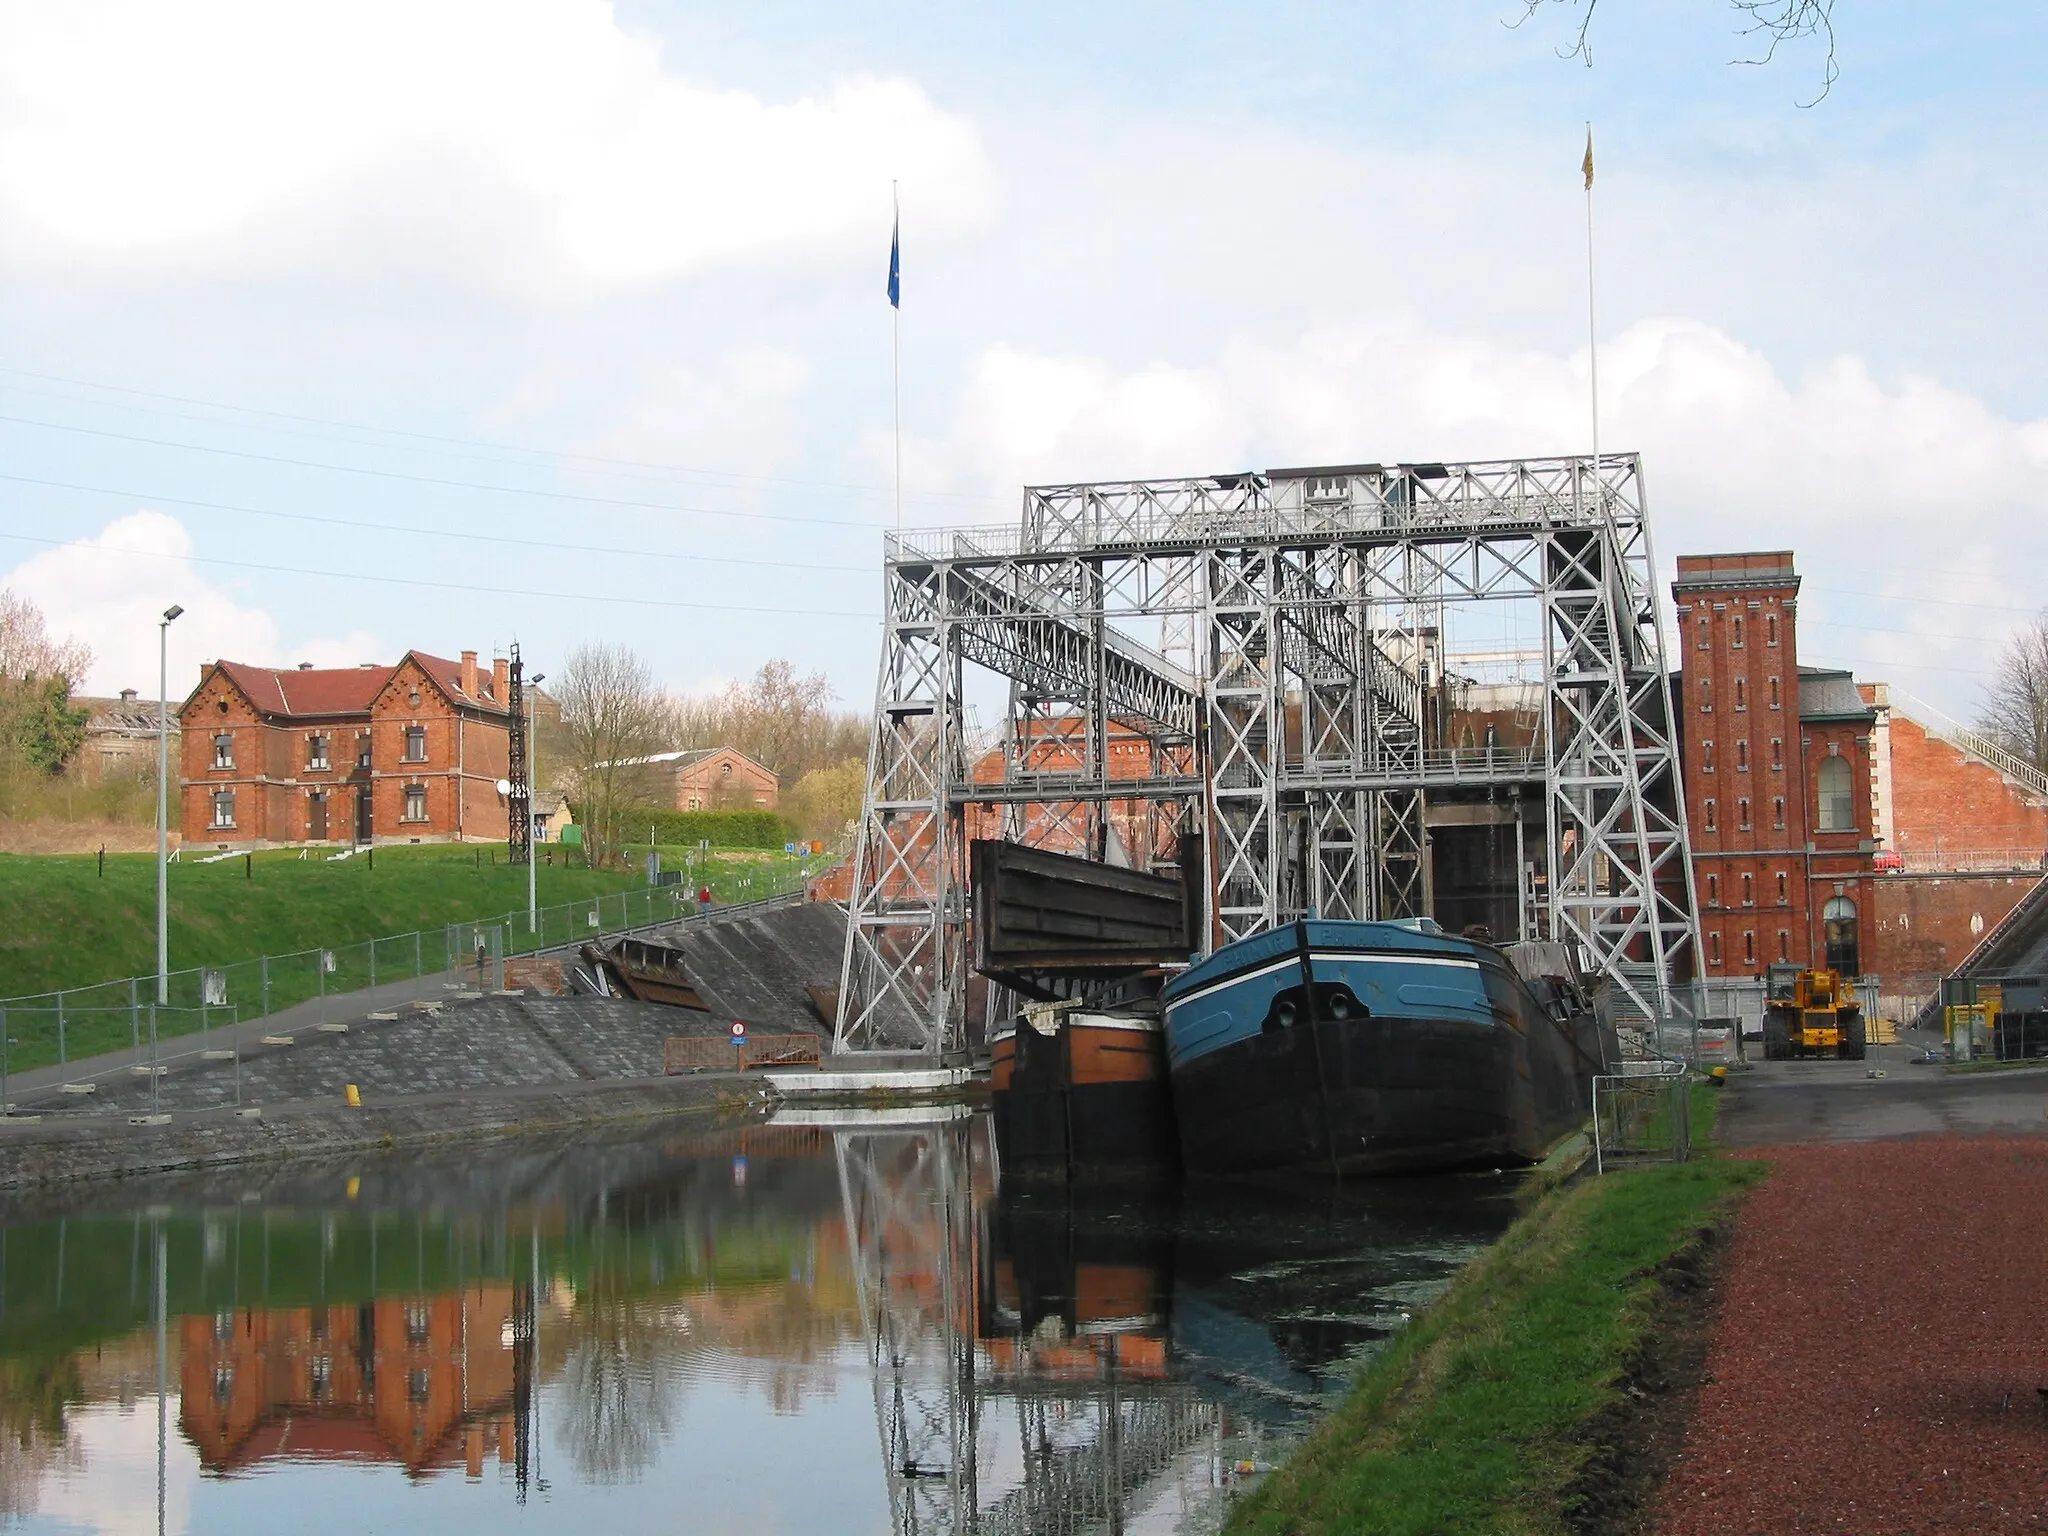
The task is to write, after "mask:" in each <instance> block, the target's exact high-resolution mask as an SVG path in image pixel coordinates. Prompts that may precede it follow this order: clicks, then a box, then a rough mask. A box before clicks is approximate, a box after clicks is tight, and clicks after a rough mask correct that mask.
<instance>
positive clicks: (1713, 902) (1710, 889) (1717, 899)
mask: <svg viewBox="0 0 2048 1536" xmlns="http://www.w3.org/2000/svg"><path fill="white" fill-rule="evenodd" d="M1707 905H1708V906H1710V907H1718V906H1719V905H1721V877H1720V876H1719V875H1709V876H1707Z"/></svg>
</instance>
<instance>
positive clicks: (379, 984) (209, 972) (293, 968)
mask: <svg viewBox="0 0 2048 1536" xmlns="http://www.w3.org/2000/svg"><path fill="white" fill-rule="evenodd" d="M817 873H818V872H817V871H815V870H813V871H811V872H810V874H811V876H813V877H814V876H815V875H816V874H817ZM756 881H757V883H756V884H755V885H753V886H752V887H750V888H749V889H748V890H747V892H746V893H745V894H746V897H747V901H746V902H744V903H742V904H751V903H752V902H755V901H762V900H776V899H780V898H782V897H786V896H791V895H795V894H797V893H798V892H800V891H802V890H804V889H805V888H806V882H807V877H806V875H805V874H804V873H803V872H801V871H796V870H792V871H789V872H788V874H787V875H783V876H760V877H756ZM731 905H732V904H728V906H727V908H726V910H728V911H729V910H730V909H731ZM696 911H697V904H696V901H695V899H694V895H693V893H692V892H690V891H688V890H684V889H679V888H676V887H673V886H661V887H652V886H647V887H635V888H634V889H631V890H625V891H609V892H606V893H604V894H603V895H599V896H591V897H586V898H583V899H581V900H578V901H569V902H562V903H559V904H558V905H555V906H551V907H542V908H540V909H539V910H538V911H537V912H536V913H535V914H534V917H533V921H532V922H531V923H529V922H528V918H527V914H526V912H524V911H523V910H522V911H518V912H508V913H505V914H504V915H503V916H500V917H493V918H485V919H482V920H479V921H476V922H464V923H450V924H448V925H447V926H446V927H444V928H439V929H422V930H419V931H416V932H412V933H400V934H394V935H392V936H391V937H389V938H382V939H370V940H367V941H365V942H362V943H357V944H338V945H335V946H333V947H331V948H323V949H306V950H300V951H297V952H296V953H293V954H286V955H263V956H260V957H258V958H257V959H254V960H243V961H239V962H236V963H234V964H231V965H220V966H204V967H197V968H193V969H190V970H182V971H173V972H171V974H170V977H169V984H168V994H169V995H168V1000H167V1001H165V1002H163V1003H159V1002H157V1000H156V977H155V976H153V975H151V976H129V977H124V978H123V979H121V980H119V981H109V982H102V983H100V984H99V985H97V986H90V987H72V988H67V989H65V990H63V991H58V992H44V993H38V994H35V995H32V996H27V997H11V998H0V1071H13V1072H24V1071H28V1070H31V1069H33V1068H37V1067H46V1066H51V1065H56V1066H60V1067H62V1066H68V1065H70V1064H71V1063H73V1062H77V1061H83V1060H86V1059H89V1058H93V1057H104V1056H106V1055H108V1054H109V1053H112V1052H128V1053H130V1059H131V1060H132V1061H133V1062H135V1063H138V1064H139V1063H142V1062H144V1061H145V1060H146V1059H148V1058H147V1057H146V1055H145V1051H146V1047H147V1046H148V1044H149V1042H150V1041H151V1040H155V1041H158V1042H161V1041H164V1040H168V1039H173V1038H176V1039H179V1040H180V1041H181V1042H182V1043H181V1046H180V1051H181V1053H189V1051H190V1050H192V1049H194V1048H196V1049H201V1050H204V1049H206V1048H207V1042H208V1041H209V1040H210V1039H211V1037H212V1036H213V1035H214V1034H215V1033H216V1032H217V1031H219V1030H220V1029H222V1028H223V1027H224V1026H228V1025H235V1024H243V1023H247V1022H249V1021H252V1020H256V1019H265V1018H271V1017H273V1016H275V1015H279V1014H283V1013H286V1012H287V1011H291V1010H297V1012H296V1013H295V1014H294V1019H295V1022H298V1023H305V1024H313V1023H317V1022H320V1021H321V1020H322V1019H325V1018H335V1017H342V1016H354V1017H360V1016H361V1015H362V1013H363V1012H364V1011H365V1009H366V1008H372V1009H374V1008H383V1007H389V1006H396V1005H399V1004H402V1003H404V1002H406V1001H409V1000H412V999H416V998H427V997H434V998H438V997H441V996H443V995H445V994H446V992H448V991H449V990H451V989H453V990H475V991H479V992H489V991H497V990H500V989H502V988H503V987H504V985H505V978H506V966H507V961H508V959H509V958H511V957H514V956H521V955H532V954H535V953H538V952H540V951H543V950H559V949H564V948H573V947H574V946H576V945H579V944H581V943H583V942H585V941H586V940H589V939H593V938H597V937H600V936H602V935H606V934H614V933H621V932H626V931H630V930H632V929H637V928H653V927H661V926H665V925H666V924H669V923H673V922H675V921H677V920H678V919H680V918H684V917H689V916H692V915H694V914H695V913H696ZM514 968H515V970H516V969H517V967H516V966H515V967H514ZM195 1036H196V1037H197V1038H196V1040H194V1039H189V1038H187V1037H195ZM138 1069H139V1070H141V1068H138Z"/></svg>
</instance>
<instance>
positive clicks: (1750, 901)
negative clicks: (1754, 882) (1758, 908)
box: [1742, 873, 1756, 907]
mask: <svg viewBox="0 0 2048 1536" xmlns="http://www.w3.org/2000/svg"><path fill="white" fill-rule="evenodd" d="M1742 904H1743V905H1744V906H1745V907H1753V906H1755V905H1756V898H1755V896H1754V895H1753V894H1752V892H1751V888H1750V877H1749V875H1748V874H1747V873H1745V874H1744V875H1743V877H1742Z"/></svg>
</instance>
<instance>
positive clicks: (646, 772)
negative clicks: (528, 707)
mask: <svg viewBox="0 0 2048 1536" xmlns="http://www.w3.org/2000/svg"><path fill="white" fill-rule="evenodd" d="M556 697H557V698H558V699H559V700H560V701H561V710H562V724H561V732H560V736H559V738H558V740H559V744H560V746H559V750H560V753H561V758H560V761H561V765H562V767H563V769H565V770H566V772H565V773H564V774H563V775H562V776H563V777H564V778H565V779H567V780H569V781H570V783H571V786H572V787H571V790H570V796H571V799H572V800H573V801H574V802H575V805H576V814H577V819H578V821H580V822H581V823H582V826H583V842H584V849H585V852H586V854H587V856H588V857H589V859H590V861H591V863H593V864H601V863H603V862H604V861H605V860H607V859H609V858H610V857H611V856H612V855H613V854H614V853H615V852H617V851H618V848H619V844H620V836H621V832H622V822H623V819H624V817H625V814H626V813H627V812H628V811H630V810H633V809H634V808H635V807H638V806H644V805H646V804H647V803H648V801H649V798H650V796H651V795H652V793H653V782H654V774H653V772H652V771H651V770H650V769H649V767H648V765H647V762H646V759H647V758H648V757H649V756H650V755H652V754H653V753H655V752H658V751H660V750H661V749H662V747H663V746H664V745H665V737H666V735H667V729H666V728H667V723H668V721H667V714H668V711H667V707H666V703H665V701H664V700H663V698H662V696H661V693H660V691H659V690H658V689H657V688H656V687H655V686H654V674H653V673H652V672H651V671H649V669H648V666H647V663H646V662H644V661H642V660H641V659H640V658H639V657H638V656H636V655H635V654H634V653H633V652H632V651H630V650H628V649H627V648H626V647H624V646H622V645H584V646H579V647H577V648H576V650H574V651H572V652H571V653H570V654H569V664H568V666H567V668H566V669H565V670H564V674H563V677H562V681H561V684H560V685H559V688H558V689H557V691H556Z"/></svg>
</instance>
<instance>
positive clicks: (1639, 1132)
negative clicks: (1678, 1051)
mask: <svg viewBox="0 0 2048 1536" xmlns="http://www.w3.org/2000/svg"><path fill="white" fill-rule="evenodd" d="M1643 1066H1644V1067H1645V1068H1646V1070H1643V1071H1639V1072H1626V1071H1625V1072H1622V1073H1620V1074H1618V1075H1616V1076H1611V1077H1596V1078H1594V1079H1593V1166H1594V1169H1595V1171H1596V1172H1599V1173H1607V1172H1609V1171H1611V1170H1613V1169H1615V1168H1625V1167H1634V1166H1640V1165H1643V1164H1649V1163H1682V1162H1684V1161H1685V1160H1686V1159H1687V1158H1688V1157H1690V1156H1691V1155H1692V1073H1691V1071H1690V1070H1688V1069H1687V1068H1686V1067H1685V1065H1684V1064H1683V1063H1677V1062H1646V1063H1643Z"/></svg>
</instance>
